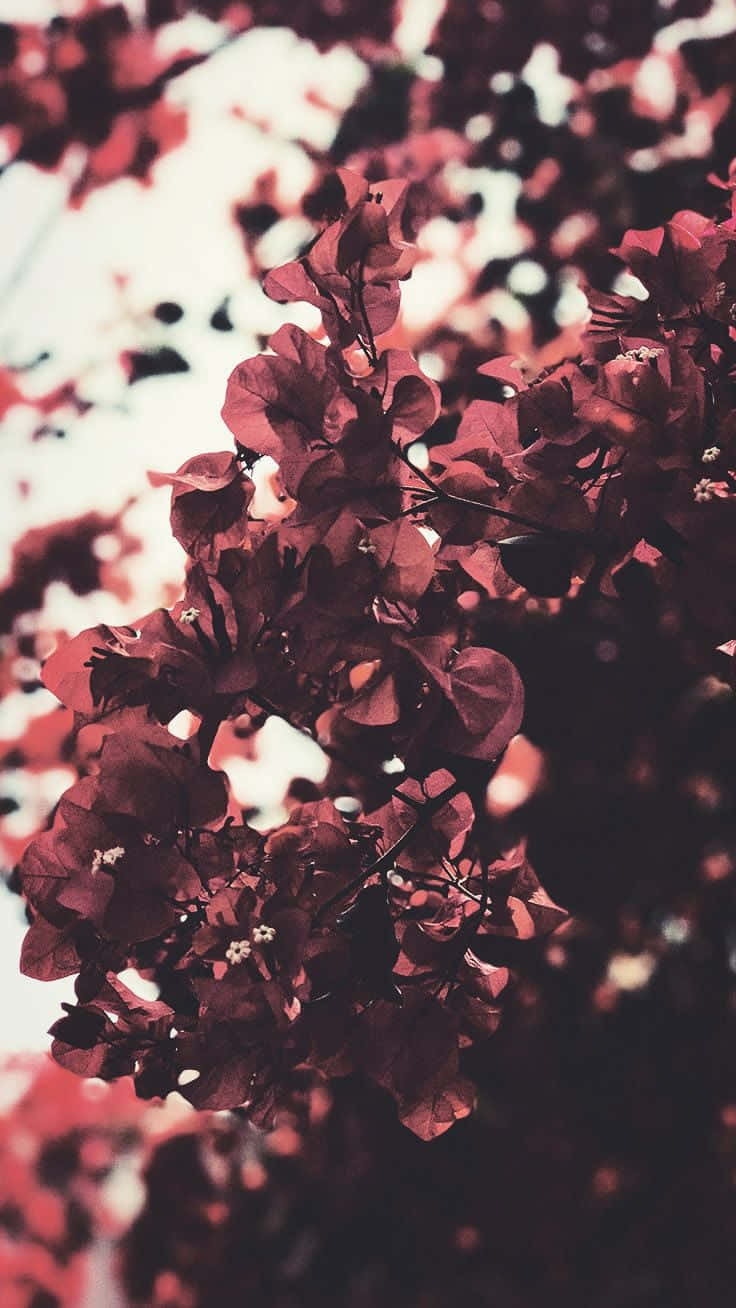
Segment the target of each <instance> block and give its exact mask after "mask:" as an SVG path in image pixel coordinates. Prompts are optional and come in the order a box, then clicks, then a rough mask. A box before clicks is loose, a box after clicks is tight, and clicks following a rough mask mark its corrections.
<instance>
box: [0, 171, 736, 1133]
mask: <svg viewBox="0 0 736 1308" xmlns="http://www.w3.org/2000/svg"><path fill="white" fill-rule="evenodd" d="M402 204H403V192H402V188H401V186H399V185H397V184H396V183H393V182H385V183H372V184H370V185H368V184H367V183H366V182H364V181H363V180H362V179H361V178H358V177H356V176H354V175H352V174H350V173H349V172H347V171H345V170H341V171H340V172H339V173H338V175H337V177H336V179H335V182H334V187H333V207H334V213H333V216H332V221H331V222H330V224H329V225H328V226H327V228H326V230H325V231H324V232H323V233H322V234H321V236H320V237H319V238H318V239H317V240H316V242H315V243H314V244H313V246H312V247H311V249H310V250H309V251H307V252H306V253H305V254H304V255H302V256H301V257H300V258H299V259H298V260H296V261H294V262H292V263H290V264H287V265H286V266H285V267H283V268H281V269H277V270H275V271H274V272H272V273H271V274H269V277H268V278H267V280H266V284H265V289H266V291H267V293H268V294H270V295H272V296H274V297H276V298H278V299H280V300H292V299H297V298H302V299H307V300H309V301H310V302H311V303H313V304H316V305H318V306H319V308H320V309H321V311H322V316H323V323H324V331H325V337H326V339H323V340H318V339H315V337H314V336H310V335H308V334H307V333H305V332H304V331H302V330H300V329H298V328H296V327H293V326H285V327H282V328H281V329H280V330H279V331H278V332H276V334H275V335H274V336H273V337H272V338H271V340H270V347H271V352H270V353H268V354H264V355H261V356H259V357H257V358H255V359H248V360H245V361H244V362H243V363H241V364H240V365H238V367H236V368H235V370H234V372H233V374H232V376H231V378H230V381H229V383H228V388H227V394H226V398H225V405H224V409H223V416H224V419H225V421H226V423H227V425H228V427H229V428H230V430H231V431H232V433H233V436H234V439H235V453H234V454H232V453H230V452H227V451H223V452H220V453H216V454H209V455H200V456H197V457H196V458H194V459H191V460H189V462H188V463H187V464H185V465H184V467H183V468H181V469H179V471H178V472H176V473H174V474H171V475H170V476H168V475H167V476H163V475H162V474H155V475H154V480H155V481H156V482H157V483H159V484H160V483H161V482H162V481H163V482H168V483H170V484H171V486H172V507H171V524H172V530H173V532H174V535H175V536H176V538H177V539H178V540H179V542H180V543H181V544H182V546H183V548H184V549H185V551H186V552H187V554H188V555H189V565H188V571H187V581H186V589H185V594H184V596H183V597H182V599H181V600H180V601H179V603H178V604H177V605H175V606H174V608H173V610H172V611H171V612H169V611H166V610H158V611H156V612H154V613H152V614H149V615H148V616H147V617H145V618H143V619H141V621H140V622H138V623H137V624H136V625H135V627H128V628H117V629H112V628H109V627H98V628H96V629H94V630H92V631H87V632H83V633H82V634H81V635H79V636H78V637H76V638H75V639H74V640H72V641H70V642H69V643H68V644H67V645H65V646H63V647H62V648H60V649H59V650H57V652H56V653H55V654H53V655H52V656H51V658H50V659H49V660H48V662H47V663H46V665H45V669H44V680H45V683H46V685H47V686H48V687H49V688H50V689H51V690H53V691H54V692H55V693H56V694H57V695H58V696H59V698H61V699H62V700H63V702H64V703H65V704H66V705H67V706H68V707H69V708H71V709H72V710H73V711H74V713H75V717H76V724H77V730H78V734H79V738H80V740H84V741H85V744H86V751H87V760H88V768H89V773H88V775H86V776H84V777H83V779H82V780H81V781H79V782H78V783H77V784H76V785H75V786H73V787H72V788H71V789H70V790H69V791H67V793H66V794H65V796H64V797H63V798H62V800H61V802H60V804H59V806H58V809H57V812H56V814H55V817H54V822H53V826H52V827H51V829H50V830H49V831H47V832H45V833H44V834H43V835H41V836H40V837H39V838H38V839H37V840H36V841H34V842H33V843H32V844H31V846H30V847H29V849H28V851H27V853H26V855H25V857H24V860H23V865H22V871H21V875H22V885H23V889H24V892H25V894H26V896H27V898H28V901H29V903H30V905H31V907H32V910H33V913H34V921H33V923H32V925H31V927H30V930H29V933H28V936H27V938H26V942H25V947H24V952H23V967H24V970H25V971H26V972H27V973H29V974H30V975H33V976H38V977H42V978H44V979H48V978H51V977H57V976H63V975H70V974H74V973H77V974H78V978H77V982H76V988H77V995H78V999H79V1003H78V1004H77V1005H76V1006H71V1007H70V1008H69V1011H68V1012H67V1014H66V1016H65V1017H63V1018H61V1019H60V1021H58V1022H57V1023H56V1024H55V1026H54V1028H53V1035H54V1044H53V1052H54V1055H55V1057H56V1058H57V1059H58V1060H59V1061H60V1062H61V1063H63V1064H64V1065H65V1066H67V1067H70V1068H72V1069H73V1070H75V1071H78V1072H81V1073H83V1074H86V1075H96V1076H103V1077H106V1078H111V1077H115V1076H119V1075H121V1074H126V1073H130V1074H133V1075H134V1076H135V1078H136V1085H137V1089H138V1092H139V1093H140V1094H142V1095H144V1096H151V1095H165V1094H166V1093H167V1092H168V1091H169V1090H171V1089H174V1088H177V1087H179V1088H180V1089H181V1090H182V1093H183V1094H184V1095H185V1096H186V1097H187V1098H188V1099H189V1100H190V1101H191V1102H192V1103H193V1104H194V1105H195V1106H197V1107H206V1108H231V1107H234V1106H239V1105H242V1106H244V1107H245V1108H246V1109H247V1111H248V1113H249V1115H250V1117H251V1118H252V1120H254V1121H255V1122H257V1123H261V1124H263V1123H268V1122H270V1121H271V1120H272V1119H273V1114H274V1112H275V1110H276V1109H277V1108H278V1105H279V1104H280V1103H281V1102H283V1100H284V1098H285V1097H288V1094H289V1092H290V1088H291V1087H292V1086H293V1084H294V1078H295V1077H297V1076H303V1075H304V1074H305V1072H307V1073H308V1074H309V1076H311V1077H313V1078H314V1079H317V1080H318V1079H319V1078H321V1077H341V1076H344V1075H347V1074H358V1075H362V1076H363V1077H365V1078H367V1079H369V1080H371V1081H373V1082H375V1083H377V1084H378V1085H380V1086H382V1087H384V1088H385V1089H386V1090H388V1091H389V1092H390V1093H391V1094H392V1095H393V1097H394V1098H395V1100H396V1102H397V1105H398V1111H399V1115H400V1117H401V1120H402V1121H404V1122H405V1123H406V1124H407V1125H408V1126H409V1127H410V1128H411V1129H412V1130H414V1131H415V1132H416V1133H417V1134H419V1135H420V1136H422V1137H424V1138H431V1137H433V1136H435V1135H437V1134H439V1133H441V1132H442V1131H444V1130H446V1129H447V1128H448V1127H449V1126H450V1125H452V1123H453V1122H454V1121H456V1120H457V1119H458V1118H460V1117H463V1116H465V1115H467V1113H468V1112H469V1111H470V1109H471V1106H472V1102H473V1089H472V1085H471V1084H470V1083H469V1082H468V1081H467V1080H466V1078H465V1077H464V1075H462V1072H461V1068H460V1054H461V1051H462V1050H463V1049H464V1048H466V1047H467V1046H469V1045H470V1044H472V1043H473V1042H474V1041H475V1040H477V1039H478V1038H479V1037H482V1036H485V1035H488V1034H490V1033H491V1032H493V1031H494V1030H495V1028H496V1026H497V1024H498V1020H499V1002H498V1001H499V997H500V995H501V992H502V991H503V990H504V988H505V986H506V983H507V980H508V970H507V969H508V965H509V964H511V965H514V966H518V965H520V966H522V967H523V959H524V948H523V944H520V943H519V942H523V941H525V940H527V939H530V938H531V937H534V936H536V935H539V934H544V933H546V932H548V931H550V930H553V929H554V928H555V927H557V926H559V925H560V923H561V922H562V921H563V920H564V917H565V914H564V911H563V910H562V909H560V908H559V907H558V906H557V905H556V904H555V903H554V902H553V900H552V899H551V898H550V897H549V896H548V895H547V894H546V893H545V891H544V889H543V888H542V887H541V885H540V884H539V881H538V879H537V877H536V876H535V873H534V871H533V868H532V866H531V864H530V862H529V860H528V858H527V855H526V851H525V846H524V841H523V839H522V837H521V835H520V833H519V831H518V829H517V830H515V831H513V832H512V831H511V830H510V829H509V828H508V827H506V826H504V824H503V823H502V822H501V821H499V820H497V819H496V818H494V817H493V816H492V815H491V813H490V812H489V811H488V806H487V802H486V790H487V787H488V783H489V781H490V779H491V777H492V776H493V773H494V770H495V769H496V767H497V766H498V763H499V761H500V759H501V758H502V756H503V753H504V751H505V749H506V746H507V745H508V743H509V741H510V740H511V739H512V737H513V736H514V735H515V734H516V733H517V732H518V730H519V727H520V725H521V722H522V716H523V690H522V681H521V677H520V675H519V673H518V671H517V669H516V667H515V666H514V663H513V662H512V660H511V659H510V658H509V657H508V653H504V652H502V650H499V649H497V648H495V642H494V641H493V640H492V639H491V635H490V633H491V632H492V631H493V626H494V624H493V616H492V615H493V613H494V612H495V611H497V610H499V611H500V608H501V607H503V609H504V611H505V612H511V613H512V614H513V613H514V612H519V613H522V612H524V611H526V608H527V606H528V605H529V604H532V605H538V606H539V605H541V606H542V607H543V608H544V607H545V606H546V607H547V608H548V609H549V610H550V611H553V610H554V609H555V607H557V608H559V607H560V606H561V605H564V606H568V607H569V608H570V609H571V610H575V611H579V610H580V609H581V607H582V606H585V605H586V604H587V603H589V602H590V600H591V598H593V597H595V596H596V595H597V594H599V593H603V594H605V595H608V596H609V597H610V598H611V599H614V600H615V598H616V597H617V596H621V597H622V598H625V597H627V596H628V595H630V593H631V588H632V586H633V587H639V589H640V590H641V588H642V586H644V587H646V586H652V587H654V588H655V589H656V590H657V592H658V593H659V594H661V595H663V596H664V597H665V599H666V602H667V603H671V604H672V605H673V606H674V607H676V609H677V613H678V620H679V621H681V622H682V623H683V624H684V626H685V629H686V631H687V635H688V640H689V641H690V642H691V643H692V648H693V649H695V650H697V649H699V648H707V649H709V650H712V648H713V646H714V645H715V644H716V643H719V642H722V641H724V640H727V639H728V638H729V637H730V635H731V634H732V632H733V630H734V623H735V620H736V614H734V593H733V586H732V584H731V578H732V574H733V562H734V559H733V557H732V555H733V551H734V547H735V546H734V542H735V541H736V533H734V531H733V524H732V519H733V513H734V501H733V497H732V495H731V493H730V487H731V481H732V476H731V473H730V471H729V463H730V462H732V452H733V443H734V442H733V422H732V414H731V410H730V404H729V402H728V396H729V387H730V384H731V382H730V373H731V369H732V367H733V351H734V348H736V342H735V340H734V337H733V335H732V332H733V328H732V326H731V325H730V319H729V313H730V308H729V305H730V301H729V294H728V285H729V279H730V272H731V264H732V261H731V258H730V254H731V240H732V237H731V221H730V220H727V221H726V222H724V223H721V224H718V223H713V222H710V221H709V220H707V219H705V218H701V217H700V216H699V215H695V214H692V213H685V214H678V215H676V216H675V219H673V221H672V222H670V223H668V224H667V226H666V227H664V228H661V229H657V230H655V231H653V232H633V233H628V234H627V236H626V238H625V239H624V242H623V243H622V245H621V247H620V249H619V251H618V253H619V257H620V258H622V259H623V260H625V261H626V263H627V264H628V266H629V267H630V268H631V270H632V271H633V272H634V273H635V274H636V275H637V276H638V277H640V279H641V280H642V282H643V283H644V284H645V286H646V287H647V290H648V291H649V298H648V299H647V300H646V301H638V300H627V299H625V298H623V297H621V296H603V295H594V294H592V293H591V308H592V318H591V322H590V324H589V327H588V330H587V333H586V338H585V341H584V343H583V353H582V356H581V357H580V358H579V359H578V360H576V361H572V362H564V363H561V364H558V365H556V366H553V367H550V368H548V369H545V370H544V371H543V372H542V373H540V374H539V375H538V376H537V377H536V378H532V377H526V376H525V375H524V373H523V370H522V369H521V368H520V367H519V366H518V365H517V363H516V361H514V360H513V359H511V358H499V359H494V360H492V361H491V362H490V363H487V364H485V365H483V367H482V369H481V375H482V377H483V378H484V380H485V382H486V384H487V388H488V389H487V391H486V393H485V397H484V398H476V399H474V400H473V401H472V402H471V403H470V404H469V405H467V407H465V408H464V410H463V412H462V414H461V415H459V422H455V423H448V421H447V415H446V414H441V396H440V393H439V390H438V387H437V386H436V385H435V384H434V383H433V382H432V381H431V380H430V379H429V378H428V377H426V376H425V375H424V374H423V372H422V370H421V369H420V368H419V366H418V364H417V363H416V361H415V359H414V357H413V356H412V355H411V354H410V353H409V352H408V351H406V350H403V349H400V348H394V347H391V346H387V347H386V348H381V343H380V338H381V336H382V334H384V333H385V332H387V331H388V329H389V328H390V327H391V326H392V324H393V322H394V320H395V318H396V314H397V311H398V301H399V285H398V284H399V281H400V280H402V279H403V278H405V277H406V276H407V275H408V274H409V272H410V270H411V266H412V262H413V258H414V254H413V251H412V249H411V248H410V246H409V245H408V244H407V241H406V239H405V234H404V232H403V229H402ZM724 286H725V287H726V290H725V291H724V289H723V288H724ZM733 294H734V296H736V286H735V287H734V291H733ZM489 392H490V393H491V394H495V396H496V397H497V398H488V394H489ZM714 445H715V446H717V449H718V451H719V456H718V457H719V459H720V460H721V464H720V466H721V467H722V468H723V476H722V483H716V485H717V487H718V492H717V493H716V494H714V495H712V496H711V494H710V491H709V492H708V495H707V496H706V495H705V494H701V495H700V496H698V495H697V494H696V495H694V494H693V487H694V486H695V488H696V491H697V490H698V483H699V482H700V483H702V481H703V479H702V477H701V476H700V471H701V469H702V461H703V457H704V452H709V451H710V450H711V449H712V448H713V447H714ZM266 455H267V456H270V457H271V458H272V459H274V460H275V461H276V462H277V463H278V465H279V470H280V477H281V480H282V484H283V496H282V510H283V511H282V516H281V517H278V518H276V520H273V519H271V520H268V521H265V520H262V519H259V518H258V517H257V516H256V514H255V510H254V493H255V485H256V483H257V480H258V475H259V474H258V463H259V460H260V459H261V458H262V457H263V456H266ZM710 485H711V483H710V481H708V486H709V487H710ZM701 490H702V485H701ZM703 501H705V502H703ZM496 632H497V638H500V637H501V635H502V626H501V624H500V623H497V624H496ZM182 710H187V711H188V712H189V713H190V714H192V715H194V716H195V718H196V719H197V721H198V723H199V725H198V728H197V729H196V731H195V734H194V735H192V736H191V737H190V739H189V740H188V741H186V742H183V741H182V740H180V739H179V738H178V737H177V736H175V735H174V734H173V733H172V732H171V731H169V730H168V725H169V724H170V723H171V722H172V721H173V719H174V718H175V717H176V716H177V715H178V714H179V713H180V712H181V711H182ZM269 714H271V715H278V716H280V717H282V718H284V719H285V720H286V721H288V722H289V723H290V724H291V725H292V726H294V727H296V728H297V729H298V730H300V731H302V732H304V733H306V734H308V735H311V736H312V737H314V738H316V739H317V740H318V741H319V743H320V744H321V745H322V747H323V749H324V750H325V752H326V754H327V755H328V757H329V759H330V771H329V772H328V776H327V779H326V781H325V782H324V784H323V785H322V786H320V787H314V788H312V790H311V792H310V793H303V794H302V796H301V797H300V799H299V801H298V802H293V803H292V806H291V809H290V812H289V815H288V819H287V821H286V822H285V824H284V825H282V826H281V827H277V828H276V829H274V830H271V831H268V832H266V833H262V832H260V831H257V830H255V829H254V828H252V827H251V826H249V825H248V823H247V821H245V820H244V816H243V814H242V813H240V811H239V810H238V808H237V806H236V805H235V804H234V801H233V800H232V797H231V796H230V794H229V788H228V785H227V781H226V778H225V776H224V775H223V774H222V773H218V772H216V771H214V770H213V769H212V768H211V767H210V766H209V757H210V752H211V749H212V745H213V742H214V740H215V737H216V735H217V733H218V731H219V729H220V727H221V726H222V724H224V723H226V722H227V721H235V720H237V722H238V724H239V729H240V731H241V734H242V735H243V736H244V737H245V738H248V737H249V736H252V735H254V734H255V733H256V732H257V731H258V730H259V728H260V726H261V725H262V723H263V721H264V719H265V716H267V715H269ZM397 762H398V769H399V771H398V775H399V778H400V779H399V780H398V783H397V782H396V765H397ZM346 795H348V796H350V797H351V803H350V805H349V806H348V808H347V809H346V807H345V805H344V804H341V805H339V806H338V805H336V803H335V801H336V800H338V799H339V797H341V796H343V797H344V796H346ZM348 811H349V816H345V815H344V814H345V813H347V812H348ZM131 966H132V967H135V968H137V969H138V970H139V971H141V972H142V973H143V974H144V975H145V976H147V977H149V978H150V979H153V980H155V981H156V983H157V984H158V987H159V997H158V998H157V999H156V1000H153V1001H149V1000H141V999H140V998H138V996H136V995H135V994H133V993H132V992H131V991H130V990H129V989H128V987H127V986H125V985H124V984H123V982H122V981H121V980H120V973H121V972H122V971H123V970H124V969H125V968H127V967H131Z"/></svg>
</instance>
